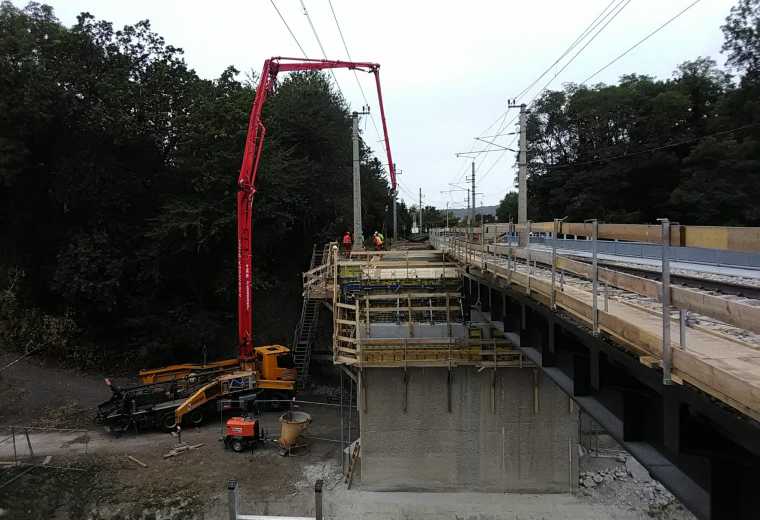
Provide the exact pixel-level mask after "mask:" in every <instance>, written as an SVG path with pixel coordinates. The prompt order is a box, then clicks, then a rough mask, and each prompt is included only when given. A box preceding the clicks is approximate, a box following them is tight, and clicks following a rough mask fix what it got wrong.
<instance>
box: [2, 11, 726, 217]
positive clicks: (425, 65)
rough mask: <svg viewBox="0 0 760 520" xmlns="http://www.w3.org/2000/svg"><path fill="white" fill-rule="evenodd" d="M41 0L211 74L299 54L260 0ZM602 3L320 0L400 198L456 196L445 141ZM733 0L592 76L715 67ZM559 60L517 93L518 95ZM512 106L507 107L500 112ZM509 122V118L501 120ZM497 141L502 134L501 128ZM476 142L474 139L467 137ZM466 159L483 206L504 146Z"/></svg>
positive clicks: (597, 57) (332, 48) (605, 46)
mask: <svg viewBox="0 0 760 520" xmlns="http://www.w3.org/2000/svg"><path fill="white" fill-rule="evenodd" d="M274 1H275V2H276V5H277V7H278V8H279V9H280V12H281V13H282V15H283V17H284V18H285V20H286V22H287V23H288V24H289V25H290V27H291V29H292V30H293V33H294V34H295V36H296V38H297V39H298V41H299V42H300V44H301V46H302V47H303V48H304V50H305V51H306V54H307V55H308V57H310V58H321V57H322V55H321V51H320V49H319V46H318V44H317V41H316V39H315V37H314V35H313V33H312V32H311V28H310V27H309V23H308V20H307V18H306V16H305V15H304V10H303V8H302V7H301V0H274ZM692 1H693V0H631V1H630V2H629V3H628V4H627V6H626V7H625V8H624V9H623V10H622V11H621V12H620V14H619V15H618V16H617V17H616V18H615V19H614V20H613V21H612V22H611V23H610V24H609V25H608V26H607V27H606V28H605V29H604V30H603V31H602V32H601V33H600V34H599V36H598V37H597V38H596V39H595V40H594V41H593V42H592V43H591V44H590V45H589V46H588V47H587V48H586V49H584V50H583V51H582V52H581V53H580V54H579V55H578V57H577V58H576V59H575V61H573V63H572V64H570V66H569V67H567V69H566V70H565V71H564V72H562V73H561V74H560V75H559V76H558V77H557V78H556V79H554V80H553V81H552V82H551V84H550V85H549V88H552V87H555V88H556V87H561V85H562V83H564V82H580V81H583V80H584V79H585V78H586V77H587V76H589V75H590V74H591V73H593V72H594V71H596V70H597V69H599V68H600V67H601V66H603V65H604V64H606V63H608V62H609V61H610V60H612V59H613V58H614V57H616V56H617V55H619V54H620V53H621V52H623V51H624V50H625V49H627V48H628V47H630V46H631V45H633V44H634V43H636V42H637V41H638V40H640V39H641V38H643V37H644V36H645V35H647V34H648V33H649V32H651V31H652V30H654V29H655V28H657V27H658V26H659V25H661V24H662V23H664V22H665V21H667V20H668V19H669V18H671V17H672V16H673V15H675V14H676V13H678V12H679V11H681V10H682V9H683V8H684V7H686V6H687V5H689V4H690V3H692ZM303 2H304V4H305V6H306V9H307V10H308V13H309V16H310V17H311V20H312V22H313V24H314V27H315V28H316V31H317V34H318V36H319V38H320V40H321V41H322V44H323V46H324V48H325V51H326V52H327V56H328V58H332V59H346V52H345V50H344V49H343V45H342V43H341V40H340V36H339V34H338V30H337V28H336V24H335V20H334V19H333V16H332V13H331V11H330V5H329V3H328V0H303ZM16 3H17V4H21V3H22V2H19V1H16ZM46 3H50V4H51V5H53V7H54V8H55V12H56V14H57V16H58V17H59V19H60V20H61V21H62V22H63V23H64V24H66V25H72V24H73V23H75V21H76V16H77V14H78V13H80V12H81V11H89V12H90V13H92V14H93V15H95V16H96V17H97V18H101V19H106V20H109V21H111V22H113V23H114V25H115V26H116V27H121V26H123V25H125V24H131V23H134V22H136V21H138V20H142V19H145V18H147V19H149V20H150V21H151V23H152V26H153V29H154V30H155V31H156V32H158V33H160V34H161V35H162V36H164V37H165V39H166V41H167V42H168V43H170V44H172V45H175V46H178V47H181V48H183V49H184V50H185V58H186V60H187V62H188V64H189V65H190V66H191V67H192V68H194V69H195V70H196V71H197V72H198V74H199V75H201V76H202V77H205V78H215V77H217V76H218V75H219V74H220V73H221V72H222V71H223V70H224V69H225V67H227V66H228V65H234V66H235V67H237V68H238V69H239V70H242V71H248V70H251V69H254V70H256V71H259V70H260V69H261V65H262V62H263V60H264V59H265V58H266V57H269V56H295V57H301V56H302V54H301V53H300V51H299V49H298V47H297V45H296V44H295V43H294V41H293V39H292V38H291V36H290V35H289V34H288V31H287V30H286V28H285V26H284V25H283V23H282V21H281V20H280V18H279V17H278V15H277V12H276V11H275V9H274V8H273V7H272V3H271V2H270V0H248V1H227V2H208V1H203V2H200V1H190V0H160V1H159V0H150V1H147V0H130V1H124V0H48V1H47V2H46ZM609 3H610V1H609V0H572V1H569V0H529V1H514V0H512V1H496V0H492V1H484V0H467V1H456V2H454V1H442V0H439V1H412V0H404V1H401V0H383V1H373V2H370V1H363V0H332V5H333V7H334V9H335V13H336V15H337V18H338V22H339V23H340V26H341V29H342V30H343V34H344V36H345V39H346V43H347V44H348V50H349V51H350V53H351V56H352V58H353V59H354V60H356V61H374V62H378V63H380V64H381V81H382V87H383V95H384V101H385V108H386V114H387V117H388V131H389V134H390V142H391V147H392V152H393V158H394V161H395V162H396V164H397V167H398V168H399V169H401V170H402V171H403V173H402V174H401V175H400V176H399V181H400V185H401V189H400V196H401V197H402V198H403V199H405V200H406V201H408V202H414V201H416V198H417V192H418V189H419V188H420V187H421V188H422V192H423V203H424V204H433V205H436V206H439V207H445V206H446V203H447V202H448V203H449V205H450V207H462V206H464V204H465V202H464V200H465V194H464V192H461V191H460V192H453V193H441V192H442V191H446V190H450V189H451V187H450V186H449V183H452V182H457V181H460V182H461V181H462V179H463V177H464V175H465V174H467V173H468V172H469V163H468V159H461V158H457V157H455V153H456V152H466V151H469V150H471V149H472V147H473V143H474V141H473V138H474V137H475V136H478V135H489V134H495V133H496V132H495V130H496V128H497V127H498V126H499V125H498V124H497V125H495V126H494V127H493V128H492V129H491V131H489V132H487V133H486V134H483V131H484V130H486V128H487V127H488V126H489V125H491V124H492V123H494V121H496V120H497V119H498V118H499V116H500V115H501V114H502V113H503V112H504V110H505V109H506V104H507V99H508V98H512V97H515V96H516V95H517V94H518V93H519V92H520V91H522V90H523V89H524V88H525V87H527V86H528V85H529V84H530V83H531V82H533V80H534V79H536V78H537V77H538V75H539V74H540V73H541V72H543V70H544V69H546V68H547V67H548V66H549V65H550V64H551V63H553V62H554V60H556V59H557V58H558V57H559V56H560V54H562V53H563V52H564V51H565V49H566V48H567V47H568V45H569V44H570V43H571V42H573V40H575V39H576V37H577V36H578V35H579V34H580V33H581V32H582V31H583V30H584V29H585V28H586V27H587V26H588V25H589V24H590V23H591V22H592V20H594V18H596V16H597V15H598V14H599V13H601V12H602V10H603V9H605V7H607V6H608V4H609ZM734 4H735V0H702V1H701V2H699V3H698V4H696V5H695V6H694V7H693V8H691V9H690V10H689V11H687V12H686V13H685V14H684V15H683V16H681V17H680V18H678V19H677V20H676V21H674V22H673V23H672V24H670V25H669V26H668V27H666V28H665V29H663V30H662V31H660V32H659V33H657V34H656V35H655V36H654V37H652V38H651V39H650V40H648V41H647V42H646V43H644V44H642V45H641V46H640V47H638V48H637V49H636V50H634V51H633V52H631V53H630V54H628V55H627V56H625V57H624V58H623V59H621V60H620V61H618V62H617V63H616V64H615V65H613V66H612V67H610V68H609V69H608V70H606V71H604V72H603V73H602V74H600V75H599V76H597V77H596V78H594V80H593V81H592V82H596V81H604V82H606V83H612V82H615V81H616V80H617V78H618V77H619V76H620V75H621V74H626V73H631V72H636V73H639V74H650V75H654V76H657V77H660V78H666V77H670V76H671V74H672V71H673V70H674V69H675V67H676V66H677V65H678V64H679V63H681V62H683V61H685V60H689V59H694V58H696V57H697V56H709V57H712V58H714V59H715V60H716V61H717V62H718V64H720V65H722V64H723V63H724V57H723V55H721V54H720V47H721V44H722V41H723V35H722V33H721V31H720V25H721V24H722V23H723V20H724V19H725V17H726V15H727V14H728V12H729V10H730V8H731V6H732V5H734ZM579 48H580V47H578V48H577V49H579ZM575 52H576V51H575V50H574V51H573V52H572V53H571V54H570V56H572V54H574V53H575ZM563 63H564V61H563V62H562V63H560V65H559V66H558V67H555V69H554V70H553V71H552V72H551V73H550V74H549V75H547V76H546V77H545V78H544V79H543V80H541V81H540V82H539V83H538V84H537V85H536V87H534V88H533V89H532V90H531V91H530V92H528V93H527V94H526V95H525V96H524V98H523V101H525V102H527V101H530V99H531V98H532V97H533V95H534V94H535V93H537V92H538V91H539V90H540V89H541V87H543V86H544V85H545V84H546V83H547V81H548V80H550V79H551V78H552V76H553V75H554V72H556V70H558V68H559V67H561V66H562V64H563ZM335 74H336V77H337V79H338V83H339V86H340V87H341V89H342V91H343V93H344V96H345V97H346V99H347V101H348V102H349V103H350V104H351V106H352V107H354V108H357V109H358V108H359V107H361V105H363V104H364V102H363V99H362V97H361V93H360V91H359V88H358V87H357V84H356V80H355V79H354V76H353V74H352V73H351V72H349V71H344V70H340V71H336V73H335ZM359 77H360V80H361V81H362V82H363V87H364V91H365V92H366V94H367V97H368V98H369V100H370V103H371V106H372V112H374V117H375V119H376V121H377V124H378V127H379V123H380V121H379V117H378V116H379V112H378V110H377V103H376V94H375V89H374V85H373V83H372V82H371V76H369V75H367V74H361V73H360V74H359ZM515 115H516V111H515V110H512V111H511V112H510V113H509V114H508V117H507V118H506V120H504V122H505V123H506V122H509V121H510V120H511V119H512V117H513V116H515ZM362 126H364V123H363V124H362ZM512 130H513V128H512V127H511V125H509V127H508V128H506V129H505V130H503V132H510V131H512ZM365 132H366V134H365V139H366V140H367V142H368V143H369V144H370V145H371V146H372V147H373V148H374V149H375V150H376V151H377V152H378V153H379V157H381V159H382V160H383V162H386V161H385V156H384V153H380V152H381V151H382V146H381V143H379V142H378V141H377V140H378V136H377V135H376V133H375V130H374V128H373V126H372V123H371V121H367V122H366V131H365ZM497 139H499V142H501V143H502V144H505V145H506V144H509V143H510V141H511V140H512V139H513V136H503V137H499V138H497ZM484 147H486V145H483V146H481V145H480V144H478V145H476V146H475V149H476V150H481V149H484ZM241 152H242V151H241ZM477 167H478V169H477V172H476V179H479V178H482V179H483V182H482V183H481V182H478V186H477V192H479V193H482V195H478V205H480V204H481V202H482V203H484V204H496V203H498V201H499V200H500V199H501V198H502V197H503V196H504V194H505V193H506V192H507V191H513V190H514V188H513V184H514V175H515V171H516V170H515V169H516V166H515V165H514V154H512V153H504V154H502V153H501V152H493V153H488V154H483V155H481V158H480V160H479V162H478V163H477Z"/></svg>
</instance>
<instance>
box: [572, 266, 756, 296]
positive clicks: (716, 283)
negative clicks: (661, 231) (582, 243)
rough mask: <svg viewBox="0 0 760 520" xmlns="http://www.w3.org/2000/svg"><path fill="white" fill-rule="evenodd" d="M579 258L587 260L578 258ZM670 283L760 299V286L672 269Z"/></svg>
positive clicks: (638, 271)
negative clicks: (682, 272)
mask: <svg viewBox="0 0 760 520" xmlns="http://www.w3.org/2000/svg"><path fill="white" fill-rule="evenodd" d="M578 260H585V261H588V259H587V258H586V259H582V258H578ZM599 265H600V266H601V267H607V268H609V269H615V270H617V271H622V272H624V273H628V274H632V275H635V276H641V277H642V278H649V279H651V280H658V281H659V280H661V279H662V273H660V272H659V271H655V270H653V269H647V268H643V267H633V266H630V265H620V264H618V263H616V262H604V261H600V262H599ZM670 283H674V284H678V285H683V286H685V287H691V288H694V289H701V290H703V291H713V292H717V293H720V294H725V295H730V296H740V297H742V298H748V299H752V300H760V287H755V286H752V285H747V284H742V283H737V282H729V281H725V280H712V279H710V278H702V277H700V276H692V275H686V274H677V273H674V272H672V271H671V273H670Z"/></svg>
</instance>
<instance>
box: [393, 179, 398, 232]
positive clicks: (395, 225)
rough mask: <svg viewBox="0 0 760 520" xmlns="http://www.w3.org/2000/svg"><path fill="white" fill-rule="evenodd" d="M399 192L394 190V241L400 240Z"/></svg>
mask: <svg viewBox="0 0 760 520" xmlns="http://www.w3.org/2000/svg"><path fill="white" fill-rule="evenodd" d="M397 199H398V190H393V240H394V241H396V240H398V200H397Z"/></svg>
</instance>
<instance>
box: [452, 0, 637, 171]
mask: <svg viewBox="0 0 760 520" xmlns="http://www.w3.org/2000/svg"><path fill="white" fill-rule="evenodd" d="M624 1H626V0H610V2H609V3H608V4H607V5H606V6H605V7H604V9H602V11H601V12H600V13H599V14H598V15H596V17H595V18H594V19H593V20H592V21H591V23H590V24H589V25H587V26H586V28H585V29H583V31H581V33H580V34H579V35H578V36H577V37H576V38H575V40H574V41H573V42H572V43H571V44H570V45H569V46H568V47H567V48H566V49H565V50H564V51H563V52H562V54H560V56H559V57H558V58H557V59H556V60H554V62H553V63H552V64H551V65H549V67H547V68H546V69H545V70H544V71H543V72H542V73H541V74H540V75H539V76H538V77H537V78H536V79H534V80H533V81H532V82H531V83H530V84H529V85H528V86H527V87H525V88H524V89H523V90H522V91H521V92H520V93H518V94H517V95H516V96H514V98H513V99H515V100H519V99H520V98H521V97H522V96H523V95H525V94H526V93H527V92H529V91H530V89H532V88H533V87H534V86H535V85H536V84H537V83H538V82H539V81H541V79H542V78H543V77H544V76H546V74H548V73H549V71H551V70H552V69H553V68H554V67H555V66H556V65H557V64H558V63H559V62H560V61H562V59H563V58H564V57H565V56H567V55H568V54H569V53H570V52H572V50H573V49H574V48H575V47H577V46H578V45H579V44H580V43H581V42H582V41H583V40H584V39H586V37H587V36H588V35H589V34H590V33H591V32H592V31H593V30H594V29H596V27H598V26H599V24H601V23H602V22H603V21H604V20H605V19H606V18H607V17H608V16H609V15H610V14H612V13H613V11H614V10H615V9H617V8H618V7H619V6H620V5H621V4H622V3H623V2H624ZM628 1H630V0H628ZM613 5H614V7H613V8H612V10H610V7H612V6H613ZM605 13H606V14H605ZM600 32H601V30H600ZM584 48H585V47H584ZM578 54H580V52H579V53H578ZM578 54H576V56H575V57H577V55H578ZM575 57H574V58H575ZM574 58H573V59H574ZM557 75H558V74H557ZM557 75H555V76H554V78H553V79H556V77H557ZM531 102H532V101H531ZM508 113H509V108H507V110H505V111H504V112H503V113H501V114H500V115H499V116H498V117H497V118H496V119H495V120H494V122H492V123H491V124H490V125H489V126H488V127H487V128H486V129H485V130H484V131H483V132H481V134H480V135H479V136H478V137H483V135H484V134H485V133H487V132H488V131H489V130H490V129H491V128H493V126H494V125H495V124H496V123H497V122H499V121H501V123H500V124H499V127H498V130H497V131H496V134H500V133H501V132H502V130H503V129H504V128H507V127H508V126H509V125H510V124H512V123H513V122H514V121H515V120H516V119H517V115H515V116H514V117H513V118H512V119H511V120H510V121H509V122H507V123H506V124H505V123H504V120H505V119H506V116H507V114H508ZM474 147H475V144H474V143H473V145H472V147H471V148H470V152H468V153H472V151H473V150H474ZM503 156H504V153H501V154H499V157H498V158H497V159H496V160H495V161H494V162H493V163H492V165H491V167H490V168H489V172H490V171H491V170H492V169H493V167H494V165H495V164H496V163H497V162H498V161H499V160H500V159H501V158H502V157H503ZM476 161H477V162H479V163H481V164H476V166H475V171H476V172H477V171H479V169H480V167H481V166H482V163H483V162H484V161H485V158H483V159H481V158H480V157H478V159H477V160H476ZM466 173H467V165H465V166H464V167H463V168H462V170H461V171H460V172H459V174H458V175H457V176H456V179H457V181H456V182H460V181H461V180H462V178H463V177H464V175H466Z"/></svg>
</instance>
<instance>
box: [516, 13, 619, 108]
mask: <svg viewBox="0 0 760 520" xmlns="http://www.w3.org/2000/svg"><path fill="white" fill-rule="evenodd" d="M631 1H632V0H620V3H618V4H617V5H616V6H615V7H613V8H612V11H610V12H609V13H608V15H607V16H605V17H604V18H602V19H601V20H600V21H599V22H598V23H597V25H599V24H601V23H602V21H603V20H605V19H606V20H607V21H606V22H605V23H604V25H602V27H601V28H600V29H599V30H598V31H597V32H596V33H594V35H593V36H591V38H589V40H588V41H586V43H585V44H584V45H583V47H581V48H580V50H578V52H576V53H575V54H574V55H573V56H572V58H570V59H569V60H568V61H567V62H566V63H565V64H564V65H563V66H562V68H561V69H559V70H558V71H557V72H555V73H554V76H552V79H550V80H549V81H548V82H547V83H546V84H545V85H544V86H543V88H541V90H539V91H538V92H537V93H536V94H535V95H534V96H533V98H532V99H531V100H530V103H528V104H531V103H533V101H535V100H536V98H538V96H540V95H541V94H542V93H543V92H545V91H546V90H547V89H548V88H549V85H551V84H552V82H553V81H554V80H555V79H557V76H559V75H560V74H562V72H564V71H565V69H567V68H568V67H569V66H570V65H571V64H572V63H573V62H574V61H575V59H576V58H577V57H578V56H579V55H580V54H581V53H582V52H583V51H584V50H585V49H586V47H588V46H589V45H591V43H592V42H593V41H594V40H595V39H596V37H597V36H599V35H600V34H601V33H602V31H604V29H605V28H607V26H608V25H609V24H611V23H612V21H613V20H615V18H617V17H618V15H619V14H620V13H621V12H623V9H625V8H626V7H628V4H630V3H631ZM615 9H617V11H615ZM613 11H614V13H613ZM610 15H611V16H610Z"/></svg>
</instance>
